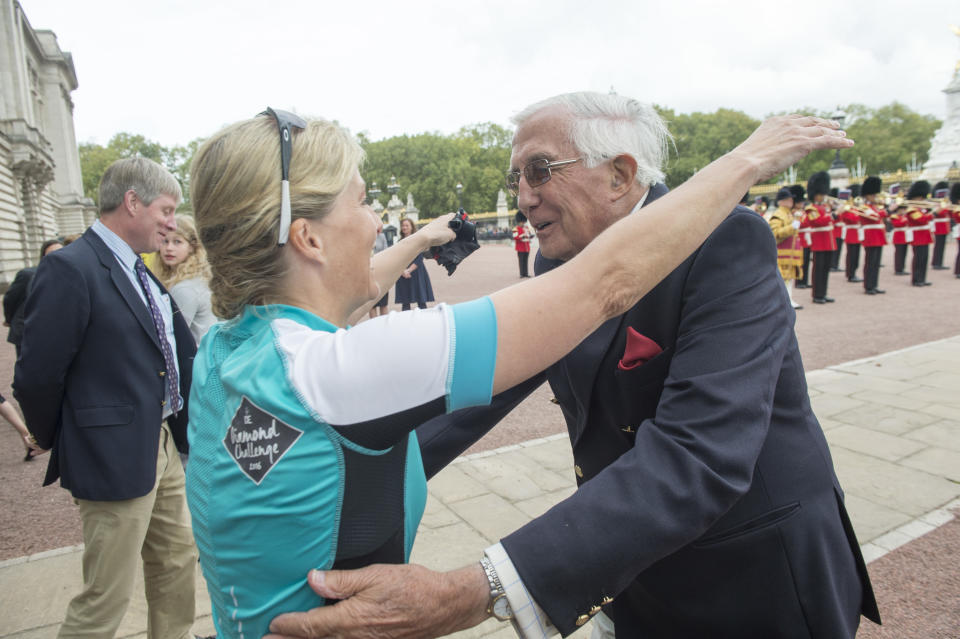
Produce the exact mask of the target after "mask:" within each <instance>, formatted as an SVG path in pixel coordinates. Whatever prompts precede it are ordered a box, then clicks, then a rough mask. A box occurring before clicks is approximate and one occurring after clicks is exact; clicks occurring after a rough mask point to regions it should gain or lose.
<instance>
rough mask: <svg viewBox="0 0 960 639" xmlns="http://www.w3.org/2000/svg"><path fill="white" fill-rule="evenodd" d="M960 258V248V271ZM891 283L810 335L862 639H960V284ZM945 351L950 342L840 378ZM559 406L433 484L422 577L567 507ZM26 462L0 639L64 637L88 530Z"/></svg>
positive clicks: (805, 316)
mask: <svg viewBox="0 0 960 639" xmlns="http://www.w3.org/2000/svg"><path fill="white" fill-rule="evenodd" d="M955 251H956V248H955V246H951V250H950V252H949V253H948V258H949V259H950V263H952V259H953V255H955ZM889 262H890V260H889V259H888V263H889ZM515 268H516V267H515V261H514V257H513V252H512V249H510V248H509V247H504V246H487V247H484V250H482V251H480V252H478V253H477V254H476V257H471V258H470V260H468V261H467V263H465V264H464V265H463V266H462V267H461V269H460V270H458V272H457V274H456V275H455V276H454V277H453V278H447V277H446V274H445V272H443V271H442V270H440V269H437V268H435V267H431V276H432V277H433V280H434V285H435V288H436V290H437V293H438V298H439V299H444V300H447V301H458V300H459V299H467V298H470V297H475V296H476V295H478V294H482V293H483V292H486V291H489V290H494V289H496V288H500V287H502V286H503V285H507V284H510V283H513V282H515V281H516V278H515ZM891 270H892V269H890V268H889V267H888V268H886V269H884V270H883V271H882V272H881V273H882V274H881V286H882V287H885V288H886V289H887V290H888V291H889V292H888V294H887V295H885V296H877V297H868V296H865V295H863V294H862V292H861V289H860V288H859V286H858V285H854V284H848V283H846V282H843V281H842V280H841V278H840V277H839V275H840V274H833V276H832V281H831V295H833V296H834V297H836V298H837V300H838V301H837V303H836V304H832V305H826V306H812V305H810V306H807V308H805V309H804V310H802V311H800V312H799V314H798V322H797V332H798V335H799V337H800V344H801V350H802V351H803V354H804V359H805V361H806V362H807V369H808V371H812V372H810V373H808V380H809V383H810V388H811V396H812V397H813V403H814V407H815V410H816V411H817V414H818V416H819V417H820V418H821V421H822V423H823V426H824V429H825V431H826V433H827V438H828V440H829V441H830V444H831V448H832V451H833V455H834V462H835V465H836V467H837V471H838V474H839V475H840V479H841V483H842V484H843V486H844V488H845V489H846V491H847V499H848V504H849V508H850V510H851V514H852V517H853V520H854V525H855V528H856V530H857V532H858V536H859V538H860V540H861V542H862V543H863V544H864V552H865V554H866V556H867V558H868V559H873V560H874V561H873V563H871V567H870V569H871V573H872V575H873V579H874V582H875V583H876V586H877V591H878V597H879V599H880V605H881V612H882V614H883V615H884V618H885V620H886V626H885V627H884V628H879V629H878V628H875V627H873V626H872V624H869V622H867V623H868V626H869V627H866V628H864V629H863V630H862V631H861V633H860V636H862V637H883V638H888V637H889V638H892V637H898V638H899V637H954V638H956V637H958V636H960V633H958V632H957V629H958V628H960V605H958V604H957V602H958V601H960V583H958V581H960V579H958V576H957V574H958V571H957V570H956V566H957V559H958V557H957V555H958V551H957V549H958V548H960V525H958V524H957V523H956V520H954V519H953V515H952V514H951V510H956V509H958V508H960V502H958V501H957V499H958V497H960V444H958V442H960V421H958V417H957V416H958V415H960V397H958V395H957V393H956V388H958V387H960V337H958V336H960V319H958V318H960V280H956V279H955V278H953V275H952V273H949V272H946V271H933V272H931V281H933V282H934V283H935V286H934V287H928V288H925V289H915V288H913V287H910V286H909V285H908V284H907V283H906V282H904V281H903V279H904V278H893V276H892V275H891V274H890V271H891ZM796 299H798V301H799V300H801V297H800V295H799V294H798V295H797V297H796ZM943 338H947V339H943ZM931 340H938V341H932V342H931V343H928V344H925V345H922V346H920V347H917V348H913V349H909V350H906V351H902V352H895V353H890V354H887V355H881V356H879V357H875V358H873V359H870V360H867V361H853V362H849V363H846V364H843V363H842V362H843V361H846V360H851V359H854V358H859V357H873V356H875V355H878V354H882V353H886V352H888V351H893V350H894V349H898V348H902V347H904V346H909V345H912V344H917V343H919V342H930V341H931ZM810 362H819V364H818V366H816V367H813V366H811V364H810ZM814 368H819V369H820V370H813V369H814ZM11 370H12V349H9V348H6V345H4V348H0V392H3V393H4V394H5V395H6V396H7V397H8V398H9V394H8V390H9V380H10V371H11ZM548 399H549V393H548V391H547V390H546V389H545V388H542V389H541V390H540V391H538V392H537V393H535V394H534V395H533V396H532V397H531V398H530V399H528V400H527V402H525V403H524V405H522V406H521V407H519V408H518V409H517V411H515V413H514V415H511V417H510V418H508V420H507V421H506V422H505V423H504V424H501V426H499V427H497V428H496V429H495V430H494V431H493V432H492V433H491V434H490V435H489V436H488V437H486V438H485V439H484V441H483V442H481V443H480V445H478V446H476V447H475V448H474V449H473V450H475V451H476V450H480V451H481V452H479V453H475V454H473V455H468V456H467V457H466V458H464V459H462V460H460V461H458V462H457V463H455V464H454V465H452V466H451V467H450V468H448V469H447V470H445V471H444V472H443V473H441V474H440V475H438V477H436V478H435V479H434V480H433V481H432V482H431V486H430V492H431V498H430V502H429V504H428V510H427V514H426V516H425V517H424V521H423V524H422V526H421V532H420V537H419V539H418V542H417V548H416V550H415V551H414V561H418V562H420V563H424V564H426V565H428V566H431V567H435V568H451V567H455V566H459V565H462V564H463V563H466V562H468V561H471V560H473V559H474V558H475V557H476V556H477V554H478V552H479V550H480V549H481V548H483V547H484V546H485V545H487V544H488V543H490V542H491V541H493V540H496V539H497V538H499V536H500V535H502V534H503V533H505V532H508V531H510V530H512V529H513V528H515V527H516V526H518V525H521V524H522V523H523V522H525V521H527V520H528V519H529V518H531V517H533V516H535V515H536V514H537V513H539V512H542V511H543V510H545V509H546V508H548V507H549V506H550V505H551V504H553V503H555V502H556V501H557V500H559V499H562V498H563V497H565V496H566V495H567V494H569V492H570V491H571V490H572V489H573V480H572V474H571V473H570V470H569V469H570V467H571V463H572V462H571V458H570V453H569V446H568V444H567V443H566V441H565V438H564V437H563V436H562V435H559V434H558V433H559V432H560V431H562V428H563V427H562V423H561V421H560V417H559V413H558V411H557V410H556V408H555V407H552V404H550V403H549V402H548V401H547V400H548ZM531 440H532V441H531ZM505 445H506V447H505ZM491 449H496V450H491ZM20 450H21V449H20V448H19V445H18V443H17V442H16V438H15V437H14V433H13V432H12V429H9V428H6V429H3V430H0V508H2V509H3V512H4V513H5V517H4V525H3V527H2V530H0V560H5V561H0V637H19V638H30V639H41V638H46V637H53V636H55V634H56V628H57V626H58V624H59V621H60V620H61V619H62V615H63V610H64V609H65V606H66V603H67V601H69V598H70V597H71V596H72V595H73V594H74V593H75V592H76V591H77V589H78V588H79V574H80V568H79V552H78V550H77V549H76V548H71V546H74V545H75V544H77V543H79V521H78V519H77V517H76V513H75V510H74V509H73V506H72V504H70V501H69V498H68V496H67V494H66V492H65V491H63V490H61V489H59V488H55V487H50V488H46V489H40V488H39V482H40V479H41V478H42V472H43V466H45V463H44V462H33V463H30V464H24V463H22V462H21V461H20V458H21V457H22V455H21V453H20ZM491 511H492V512H496V513H497V515H496V517H490V516H489V513H490V512H491ZM948 522H949V523H948ZM944 524H946V525H944ZM938 526H939V527H938ZM891 551H892V552H891ZM36 553H39V554H36ZM199 605H200V607H199V611H200V613H201V616H200V617H199V618H198V623H197V626H196V627H195V631H197V632H198V633H204V632H209V631H210V630H211V629H212V628H211V626H210V618H209V616H207V615H208V612H207V611H208V610H209V605H208V604H207V603H206V598H205V596H201V597H200V599H199ZM144 627H145V622H144V604H143V602H142V601H138V602H137V603H136V604H134V606H133V607H132V608H131V610H130V612H129V613H128V615H127V618H126V620H125V623H124V626H123V628H122V631H121V633H120V634H119V635H118V636H124V637H127V636H133V637H139V636H143V635H142V633H143V628H144ZM488 634H492V635H496V636H504V637H509V636H511V634H510V632H509V631H504V630H503V629H498V628H497V627H496V624H495V623H494V622H487V623H486V624H484V625H482V626H480V627H478V628H477V629H474V630H473V631H470V632H467V633H464V636H469V637H473V636H486V635H488ZM582 634H583V631H581V633H578V635H582Z"/></svg>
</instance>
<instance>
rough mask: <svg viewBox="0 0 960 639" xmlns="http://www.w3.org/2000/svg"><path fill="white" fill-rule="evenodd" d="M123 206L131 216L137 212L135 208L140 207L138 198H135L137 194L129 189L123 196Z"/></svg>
mask: <svg viewBox="0 0 960 639" xmlns="http://www.w3.org/2000/svg"><path fill="white" fill-rule="evenodd" d="M123 205H124V207H126V209H127V212H129V213H130V214H131V215H133V214H135V213H136V212H137V206H139V205H140V198H138V197H137V192H136V191H134V190H133V189H129V190H128V191H127V192H126V193H124V194H123Z"/></svg>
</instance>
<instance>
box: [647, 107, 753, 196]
mask: <svg viewBox="0 0 960 639" xmlns="http://www.w3.org/2000/svg"><path fill="white" fill-rule="evenodd" d="M655 108H656V109H657V112H658V113H659V114H660V116H661V117H662V118H663V119H664V120H665V121H666V123H667V127H668V128H669V129H670V133H671V134H673V142H674V148H673V150H674V151H675V152H676V153H675V155H674V154H673V153H671V155H670V159H669V160H668V161H667V164H666V167H665V169H664V172H665V173H666V175H667V178H666V183H667V186H670V187H676V186H678V185H680V184H682V183H683V182H685V181H686V180H688V179H689V178H690V177H691V176H692V175H693V174H694V172H696V171H697V170H699V169H701V168H703V167H704V166H706V165H707V164H709V163H710V162H712V161H714V160H715V159H717V158H718V157H720V156H721V155H723V154H724V153H727V152H729V151H731V150H732V149H733V148H734V147H736V146H737V145H738V144H740V143H741V142H743V141H744V140H745V139H746V138H747V136H749V135H750V133H752V132H753V130H754V129H755V128H757V126H759V124H760V122H759V121H758V120H755V119H753V118H751V117H750V116H748V115H747V114H745V113H743V112H741V111H734V110H732V109H717V110H716V111H715V112H714V113H699V112H697V113H690V114H676V113H674V111H673V110H672V109H668V108H665V107H661V106H656V107H655Z"/></svg>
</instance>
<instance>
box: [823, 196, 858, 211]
mask: <svg viewBox="0 0 960 639" xmlns="http://www.w3.org/2000/svg"><path fill="white" fill-rule="evenodd" d="M858 200H859V201H858ZM823 201H824V202H829V203H830V204H832V205H833V207H834V210H837V211H853V212H855V213H861V212H862V211H863V204H864V202H863V198H860V197H857V198H855V199H853V200H841V199H840V198H838V197H833V196H832V195H824V196H823Z"/></svg>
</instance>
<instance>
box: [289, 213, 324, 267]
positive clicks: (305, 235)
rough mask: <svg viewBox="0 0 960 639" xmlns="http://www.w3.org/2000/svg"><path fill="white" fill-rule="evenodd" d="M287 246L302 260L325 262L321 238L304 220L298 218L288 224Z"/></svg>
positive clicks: (311, 225)
mask: <svg viewBox="0 0 960 639" xmlns="http://www.w3.org/2000/svg"><path fill="white" fill-rule="evenodd" d="M287 244H289V245H290V247H291V248H292V249H293V250H294V251H295V252H296V253H298V254H299V255H301V256H302V257H303V258H304V259H307V260H311V261H315V262H319V263H323V262H325V261H326V255H325V254H324V243H323V238H322V237H321V236H320V233H318V232H317V229H316V227H315V226H314V225H313V224H311V223H310V220H308V219H306V218H303V217H300V218H297V219H295V220H294V221H293V222H291V223H290V237H289V238H288V239H287Z"/></svg>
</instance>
